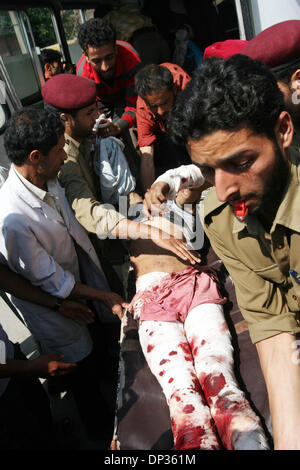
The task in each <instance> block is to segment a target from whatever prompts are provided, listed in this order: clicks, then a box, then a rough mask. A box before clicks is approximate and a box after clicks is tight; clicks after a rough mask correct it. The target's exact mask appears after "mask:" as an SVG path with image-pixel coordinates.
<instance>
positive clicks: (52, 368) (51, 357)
mask: <svg viewBox="0 0 300 470" xmlns="http://www.w3.org/2000/svg"><path fill="white" fill-rule="evenodd" d="M62 358H63V355H62V354H43V355H42V356H39V357H38V358H37V359H33V360H30V361H27V360H24V361H23V360H19V359H7V361H6V364H0V378H3V377H45V378H46V377H49V376H56V375H65V374H68V373H69V372H71V371H72V370H73V369H74V368H75V367H76V364H69V363H65V362H60V360H61V359H62Z"/></svg>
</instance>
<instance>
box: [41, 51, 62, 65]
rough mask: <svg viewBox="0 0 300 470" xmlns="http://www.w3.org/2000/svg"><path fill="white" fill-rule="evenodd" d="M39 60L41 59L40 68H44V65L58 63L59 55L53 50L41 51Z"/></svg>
mask: <svg viewBox="0 0 300 470" xmlns="http://www.w3.org/2000/svg"><path fill="white" fill-rule="evenodd" d="M40 58H41V63H42V67H44V66H45V65H46V64H53V62H60V61H61V53H60V52H58V51H55V50H53V49H43V50H42V51H41V55H40Z"/></svg>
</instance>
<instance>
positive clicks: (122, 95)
mask: <svg viewBox="0 0 300 470" xmlns="http://www.w3.org/2000/svg"><path fill="white" fill-rule="evenodd" d="M78 41H79V44H80V47H81V49H82V51H83V54H82V56H81V58H80V60H79V62H78V64H77V68H76V73H77V75H80V76H81V77H86V78H88V79H89V80H92V81H93V82H95V84H96V86H97V99H98V100H99V101H100V102H101V103H102V104H103V106H104V107H106V108H107V109H108V110H109V111H110V113H111V114H110V117H111V121H109V120H108V121H107V126H106V127H104V128H102V129H101V130H100V136H101V137H110V136H114V137H121V138H122V140H123V141H124V144H125V148H124V154H125V156H126V158H127V161H128V164H129V166H130V170H131V172H132V174H133V175H134V176H135V177H137V175H138V171H139V169H138V167H139V158H138V154H137V152H136V149H135V134H134V132H132V131H133V128H134V126H135V120H136V100H137V96H136V93H135V90H134V78H135V74H136V72H137V71H138V70H139V69H140V68H141V67H142V63H141V61H140V58H139V55H138V53H137V51H136V50H135V49H134V48H133V47H132V45H131V44H129V43H128V42H125V41H116V32H115V30H114V28H113V27H112V26H111V25H110V24H109V23H108V22H107V21H106V20H104V19H101V18H94V19H91V20H89V21H87V22H85V23H83V24H82V25H81V26H80V28H79V32H78Z"/></svg>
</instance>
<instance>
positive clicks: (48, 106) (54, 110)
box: [44, 102, 80, 119]
mask: <svg viewBox="0 0 300 470" xmlns="http://www.w3.org/2000/svg"><path fill="white" fill-rule="evenodd" d="M44 109H45V110H46V111H47V112H49V113H54V114H55V115H56V116H57V117H59V118H60V115H61V114H62V113H65V114H70V116H72V117H73V118H76V114H77V113H78V111H80V108H79V109H63V108H57V107H56V106H53V105H52V104H48V103H45V102H44ZM60 119H61V118H60Z"/></svg>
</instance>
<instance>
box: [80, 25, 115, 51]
mask: <svg viewBox="0 0 300 470" xmlns="http://www.w3.org/2000/svg"><path fill="white" fill-rule="evenodd" d="M78 42H79V44H80V47H81V49H82V50H83V51H84V52H87V49H88V46H92V47H100V46H104V45H106V44H115V42H116V32H115V30H114V28H113V27H112V25H111V24H110V23H109V22H108V21H106V20H104V19H102V18H92V19H91V20H88V21H86V22H85V23H83V24H82V25H80V27H79V31H78Z"/></svg>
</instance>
